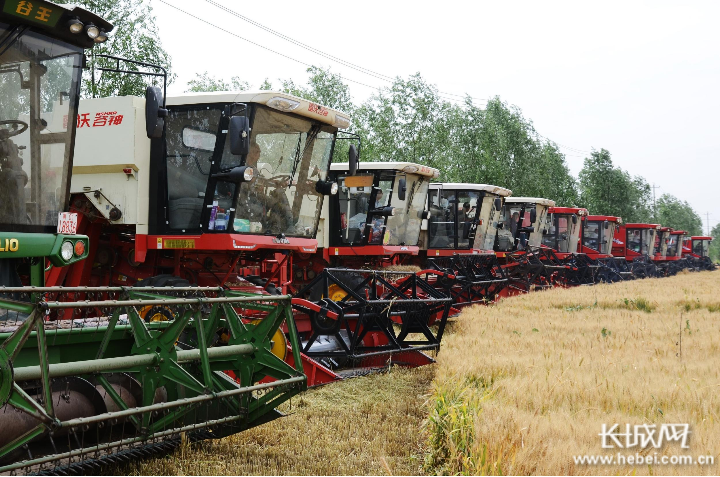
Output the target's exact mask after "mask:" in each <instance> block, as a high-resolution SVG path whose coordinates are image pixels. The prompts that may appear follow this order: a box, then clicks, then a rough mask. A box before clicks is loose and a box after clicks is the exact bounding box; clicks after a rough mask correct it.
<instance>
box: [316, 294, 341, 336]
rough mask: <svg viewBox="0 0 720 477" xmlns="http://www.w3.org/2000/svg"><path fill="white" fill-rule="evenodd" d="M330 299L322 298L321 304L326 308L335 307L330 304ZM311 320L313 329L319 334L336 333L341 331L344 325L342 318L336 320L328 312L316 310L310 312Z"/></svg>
mask: <svg viewBox="0 0 720 477" xmlns="http://www.w3.org/2000/svg"><path fill="white" fill-rule="evenodd" d="M328 301H329V300H328V299H325V298H323V299H322V300H320V302H321V303H319V304H320V306H321V307H322V308H323V309H325V310H331V309H332V310H333V311H336V310H335V309H333V307H331V306H330V304H329V303H328ZM330 303H332V302H330ZM310 322H311V323H312V329H313V332H315V333H316V334H318V335H334V334H335V333H337V332H339V331H340V328H341V327H342V323H341V322H340V320H334V319H332V318H330V317H328V316H327V314H325V313H322V312H316V311H313V312H311V313H310Z"/></svg>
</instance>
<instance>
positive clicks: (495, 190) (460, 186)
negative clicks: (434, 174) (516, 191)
mask: <svg viewBox="0 0 720 477" xmlns="http://www.w3.org/2000/svg"><path fill="white" fill-rule="evenodd" d="M430 188H431V189H452V190H476V191H483V192H490V193H491V194H497V195H499V196H500V197H509V196H511V195H512V191H511V190H510V189H506V188H504V187H500V186H495V185H490V184H466V183H462V182H433V183H432V184H430Z"/></svg>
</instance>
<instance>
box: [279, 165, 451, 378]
mask: <svg viewBox="0 0 720 477" xmlns="http://www.w3.org/2000/svg"><path fill="white" fill-rule="evenodd" d="M437 176H438V170H437V169H433V168H431V167H427V166H422V165H419V164H412V163H405V162H403V163H385V162H363V163H362V165H360V163H359V161H358V160H357V158H356V157H353V158H351V161H350V162H349V163H341V164H332V165H331V167H330V175H329V178H328V181H330V182H332V183H333V184H337V188H338V192H337V194H335V195H333V196H331V197H329V198H328V199H327V200H326V201H325V203H324V204H323V209H322V210H323V212H322V214H321V220H320V227H319V232H318V239H319V240H318V249H317V252H316V253H314V254H311V253H301V254H299V255H298V257H297V259H296V260H295V263H294V268H293V270H294V276H293V278H294V283H293V285H294V286H295V287H296V289H298V292H297V294H296V296H299V297H302V298H305V299H307V300H309V301H311V302H313V303H320V304H323V303H326V304H327V306H328V307H329V308H330V309H331V310H333V311H335V312H336V313H338V315H339V316H340V318H339V319H328V318H327V317H325V316H323V315H321V314H319V313H307V314H305V315H304V316H303V318H300V317H298V329H299V330H300V331H301V334H302V337H303V340H304V347H303V353H305V354H307V355H308V356H311V357H313V358H315V359H317V360H318V361H320V362H321V363H323V364H324V365H325V366H327V367H330V368H333V369H334V368H337V367H343V366H347V365H350V367H352V368H361V369H366V368H374V367H382V366H386V365H387V363H388V361H390V360H391V361H392V362H393V363H395V364H402V365H407V366H420V365H424V364H429V363H431V362H433V360H432V358H431V357H430V356H428V355H427V354H426V353H425V352H427V351H432V352H437V351H438V350H439V347H440V341H441V339H442V335H443V332H444V329H445V324H446V322H447V318H448V314H449V312H450V307H451V304H452V298H450V297H449V296H448V295H446V294H444V293H443V292H442V291H438V290H436V289H435V288H434V287H433V286H432V285H431V284H430V282H431V281H435V278H436V275H435V274H434V273H426V274H424V275H423V276H421V274H417V273H415V272H414V271H412V270H410V267H408V265H413V264H414V262H413V260H412V259H413V258H414V257H417V255H418V252H419V248H418V239H419V236H420V228H421V224H422V220H423V216H424V207H425V202H426V199H427V195H428V184H429V182H430V180H431V179H433V178H436V177H437ZM403 268H404V270H403ZM328 299H329V301H328ZM432 325H436V326H435V328H433V327H432ZM350 372H352V371H350Z"/></svg>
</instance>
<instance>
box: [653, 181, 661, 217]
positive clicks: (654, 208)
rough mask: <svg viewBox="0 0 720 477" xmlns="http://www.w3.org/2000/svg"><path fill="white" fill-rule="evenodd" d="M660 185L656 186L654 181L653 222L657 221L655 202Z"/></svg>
mask: <svg viewBox="0 0 720 477" xmlns="http://www.w3.org/2000/svg"><path fill="white" fill-rule="evenodd" d="M659 188H660V186H656V185H655V183H654V182H653V185H652V190H653V222H655V223H657V221H658V218H657V202H655V189H659Z"/></svg>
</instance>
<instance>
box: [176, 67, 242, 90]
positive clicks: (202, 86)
mask: <svg viewBox="0 0 720 477" xmlns="http://www.w3.org/2000/svg"><path fill="white" fill-rule="evenodd" d="M248 89H250V85H249V84H248V82H247V81H243V80H241V79H240V78H239V77H238V76H233V77H232V78H230V81H229V82H228V81H224V80H222V79H217V78H215V77H214V76H211V75H210V74H209V73H208V72H207V71H206V72H205V73H195V78H194V79H191V80H190V81H188V88H187V89H186V90H185V92H186V93H204V92H211V91H246V90H248Z"/></svg>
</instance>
